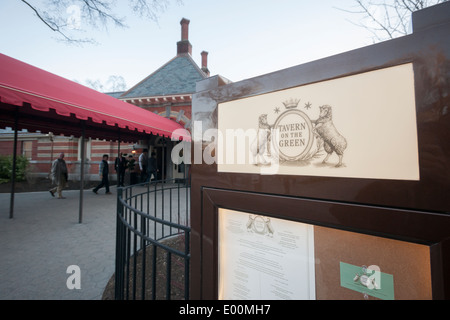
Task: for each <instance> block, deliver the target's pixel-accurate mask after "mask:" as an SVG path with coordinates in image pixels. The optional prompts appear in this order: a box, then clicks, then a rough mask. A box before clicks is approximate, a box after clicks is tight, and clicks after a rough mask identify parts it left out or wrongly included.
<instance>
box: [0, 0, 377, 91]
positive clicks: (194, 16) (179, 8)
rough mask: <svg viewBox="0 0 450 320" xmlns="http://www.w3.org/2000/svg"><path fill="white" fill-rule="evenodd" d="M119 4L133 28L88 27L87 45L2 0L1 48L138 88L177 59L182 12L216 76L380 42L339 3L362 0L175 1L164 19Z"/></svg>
mask: <svg viewBox="0 0 450 320" xmlns="http://www.w3.org/2000/svg"><path fill="white" fill-rule="evenodd" d="M30 2H36V3H39V2H42V1H30ZM118 2H119V3H120V5H118V6H119V7H118V9H119V10H118V12H119V15H121V16H122V15H126V16H127V20H126V23H127V25H128V28H125V29H121V28H116V27H114V26H110V27H109V28H108V30H106V31H105V30H103V29H100V30H91V29H88V31H89V33H88V35H87V36H90V37H93V38H95V40H96V41H97V42H98V44H95V45H92V44H86V45H84V46H82V47H80V46H73V45H68V44H66V43H63V42H60V41H57V40H55V38H56V34H55V33H54V32H52V31H51V30H50V29H49V28H48V27H46V26H45V25H44V24H43V23H42V22H40V21H39V20H38V19H37V18H36V16H35V14H34V13H33V11H32V10H30V8H29V7H27V6H26V5H24V4H23V3H22V2H21V1H18V0H1V1H0V39H1V40H2V41H1V42H0V53H3V54H6V55H8V56H10V57H13V58H15V59H18V60H21V61H24V62H26V63H29V64H31V65H34V66H36V67H39V68H42V69H44V70H46V71H49V72H52V73H55V74H57V75H59V76H62V77H64V78H67V79H69V80H75V81H77V82H79V83H82V84H86V80H88V79H90V80H92V81H96V80H98V81H100V82H102V83H106V81H107V80H108V78H109V76H112V75H116V76H122V77H123V78H124V79H125V82H126V85H127V88H130V87H132V86H134V85H135V84H137V83H138V82H139V81H141V80H142V79H144V78H145V77H147V76H148V75H149V74H151V73H152V72H154V71H156V70H157V69H158V68H159V67H161V66H162V65H163V64H165V63H166V62H168V61H169V60H170V59H172V58H173V57H175V55H176V42H177V41H179V40H180V39H181V26H180V20H181V19H182V18H186V19H189V20H190V25H189V40H190V42H191V44H192V46H193V52H192V56H193V59H194V60H195V61H196V63H197V64H198V65H200V63H201V56H200V52H201V51H203V50H205V51H208V52H209V55H208V68H209V70H210V72H211V75H216V74H220V75H222V76H224V77H225V78H227V79H229V80H231V81H240V80H244V79H248V78H252V77H255V76H258V75H262V74H266V73H269V72H273V71H277V70H280V69H284V68H288V67H292V66H295V65H299V64H302V63H306V62H309V61H313V60H317V59H320V58H323V57H327V56H331V55H334V54H338V53H341V52H346V51H349V50H353V49H356V48H359V47H363V46H366V45H370V44H372V43H373V41H372V38H371V34H370V32H368V31H367V30H365V29H363V28H360V27H358V26H355V25H354V24H352V23H351V22H350V21H353V22H357V21H358V19H359V16H358V15H356V14H350V13H347V12H344V11H342V10H339V9H338V8H342V9H348V10H351V9H352V8H353V9H354V8H355V7H354V3H355V2H354V0H320V1H312V0H226V1H216V0H183V3H182V4H177V2H176V1H172V2H171V4H170V5H169V7H168V8H167V9H166V10H165V11H164V12H162V13H160V14H159V19H158V22H154V21H150V20H144V19H141V18H138V17H137V16H135V15H133V13H132V12H131V11H130V10H128V8H127V6H126V2H125V1H118ZM80 23H81V27H82V28H86V27H87V26H86V25H85V24H84V22H83V21H81V22H80ZM81 36H83V37H84V36H85V35H81Z"/></svg>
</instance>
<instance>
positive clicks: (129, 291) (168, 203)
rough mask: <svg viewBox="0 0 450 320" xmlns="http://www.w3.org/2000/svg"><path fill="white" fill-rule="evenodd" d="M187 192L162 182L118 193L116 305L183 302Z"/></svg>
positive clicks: (179, 184)
mask: <svg viewBox="0 0 450 320" xmlns="http://www.w3.org/2000/svg"><path fill="white" fill-rule="evenodd" d="M189 202H190V186H189V183H188V180H184V179H182V180H165V181H156V182H151V183H149V184H136V185H131V186H127V187H122V188H118V192H117V230H116V233H117V234H116V270H115V288H114V291H115V299H116V300H124V299H126V300H129V299H130V300H135V299H142V300H156V299H165V300H182V299H185V300H188V299H189V261H190V254H189V236H190V230H191V229H190V220H189V219H190V212H189V208H190V203H189Z"/></svg>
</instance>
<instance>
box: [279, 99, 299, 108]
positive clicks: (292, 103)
mask: <svg viewBox="0 0 450 320" xmlns="http://www.w3.org/2000/svg"><path fill="white" fill-rule="evenodd" d="M299 102H300V99H293V98H291V99H289V100H286V101H284V102H283V104H284V106H285V107H286V109H293V108H297V106H298V103H299Z"/></svg>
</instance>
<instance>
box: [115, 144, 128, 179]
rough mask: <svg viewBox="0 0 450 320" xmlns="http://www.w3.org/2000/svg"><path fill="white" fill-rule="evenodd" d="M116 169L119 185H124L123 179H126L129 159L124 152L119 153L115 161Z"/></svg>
mask: <svg viewBox="0 0 450 320" xmlns="http://www.w3.org/2000/svg"><path fill="white" fill-rule="evenodd" d="M114 169H115V170H116V172H117V178H118V181H117V184H118V186H119V187H123V181H124V179H125V170H126V169H127V159H125V157H124V156H123V154H122V152H120V153H119V156H118V157H117V158H116V161H115V163H114Z"/></svg>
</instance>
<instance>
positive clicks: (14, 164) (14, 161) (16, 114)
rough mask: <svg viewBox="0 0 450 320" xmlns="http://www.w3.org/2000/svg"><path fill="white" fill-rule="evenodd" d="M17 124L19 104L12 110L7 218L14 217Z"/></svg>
mask: <svg viewBox="0 0 450 320" xmlns="http://www.w3.org/2000/svg"><path fill="white" fill-rule="evenodd" d="M18 126H19V106H16V110H15V111H14V146H13V163H12V173H11V200H10V203H9V218H10V219H12V218H13V217H14V192H15V187H16V161H17V130H18Z"/></svg>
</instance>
